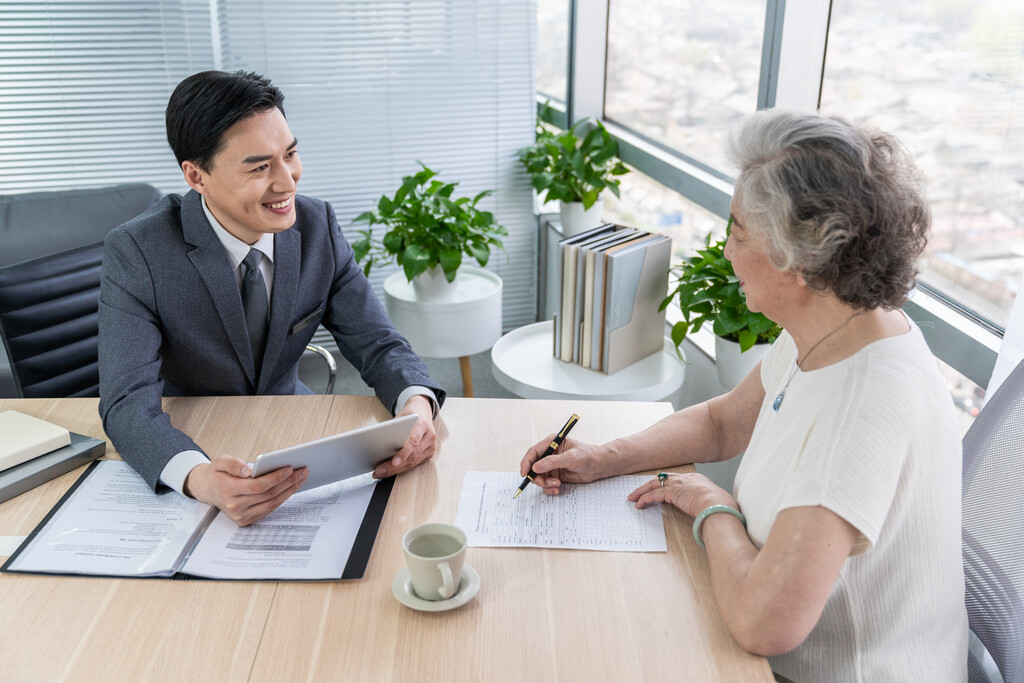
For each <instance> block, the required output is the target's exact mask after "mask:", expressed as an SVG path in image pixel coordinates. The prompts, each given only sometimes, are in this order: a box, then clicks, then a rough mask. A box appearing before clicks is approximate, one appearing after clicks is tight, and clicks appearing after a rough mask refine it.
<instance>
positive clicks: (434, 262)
mask: <svg viewBox="0 0 1024 683" xmlns="http://www.w3.org/2000/svg"><path fill="white" fill-rule="evenodd" d="M420 166H421V167H422V168H423V170H422V171H420V172H419V173H416V174H415V175H410V176H405V177H403V178H402V185H401V187H399V188H398V191H397V192H395V194H394V196H393V197H388V196H387V195H383V196H382V197H381V198H380V200H379V201H378V202H377V210H376V211H366V212H364V213H362V214H360V215H359V216H358V217H356V219H355V220H353V221H352V222H353V223H358V222H365V223H368V224H369V227H368V228H367V229H366V230H359V231H357V232H358V233H359V235H360V238H359V239H357V240H355V241H353V242H352V250H353V251H354V252H355V258H356V262H357V263H363V264H364V265H363V272H364V273H365V274H366V275H369V274H370V269H371V268H372V267H373V266H374V265H386V264H389V263H393V262H397V263H398V265H399V266H401V267H402V269H403V270H404V271H405V277H406V278H408V280H409V281H410V282H412V279H413V278H414V277H416V276H417V275H419V274H420V273H424V272H426V271H428V270H430V269H431V268H434V267H435V266H440V267H441V269H442V270H443V271H444V275H445V278H446V279H447V280H448V282H452V281H453V280H455V275H456V273H457V272H458V270H459V266H461V265H462V255H463V254H466V255H468V256H470V257H472V258H474V259H476V261H477V263H479V264H480V265H481V266H486V265H487V261H488V260H489V259H490V256H491V248H492V247H498V248H500V249H502V250H504V245H503V241H502V237H504V236H506V235H508V231H507V230H505V228H503V227H502V226H500V225H498V224H497V223H496V222H495V220H494V215H493V214H492V213H491V212H489V211H482V210H480V209H478V208H477V203H478V202H479V201H480V200H481V199H483V198H484V197H486V196H488V195H490V194H491V193H492V192H491V190H485V191H483V192H481V193H480V194H478V195H476V196H475V197H473V198H472V199H470V198H468V197H459V198H458V199H453V198H452V194H453V193H454V191H455V188H456V186H457V185H458V183H442V182H441V181H440V180H434V176H436V175H437V174H436V173H435V172H434V171H432V170H430V169H429V168H427V167H426V166H425V165H423V163H422V162H420ZM374 225H383V226H385V227H386V228H387V231H386V232H385V233H384V237H383V238H382V239H380V240H378V239H376V238H375V237H374V235H373V226H374Z"/></svg>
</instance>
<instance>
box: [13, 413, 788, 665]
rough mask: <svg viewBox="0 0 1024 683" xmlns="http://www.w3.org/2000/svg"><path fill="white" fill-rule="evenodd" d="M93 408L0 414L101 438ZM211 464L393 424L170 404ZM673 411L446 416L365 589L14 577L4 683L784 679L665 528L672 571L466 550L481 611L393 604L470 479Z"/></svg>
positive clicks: (43, 503) (649, 556)
mask: <svg viewBox="0 0 1024 683" xmlns="http://www.w3.org/2000/svg"><path fill="white" fill-rule="evenodd" d="M96 406H97V401H96V399H59V400H17V399H3V400H0V410H9V409H13V410H19V411H21V412H24V413H27V414H29V415H34V416H36V417H40V418H43V419H45V420H49V421H51V422H54V423H56V424H59V425H61V426H64V427H66V428H68V429H70V430H71V431H74V432H78V433H81V434H86V435H88V436H93V437H96V438H104V435H103V431H102V428H101V426H100V421H99V417H98V415H97V410H96ZM165 408H166V410H167V411H168V412H169V413H170V415H171V419H172V422H173V423H174V425H175V426H176V427H178V428H179V429H182V430H183V431H185V432H187V433H188V434H190V435H192V436H193V438H195V439H196V441H197V442H198V443H199V444H200V445H201V446H202V447H203V448H204V449H205V450H206V451H207V452H209V453H213V454H221V453H228V454H231V455H235V456H237V457H240V458H243V459H246V460H252V459H253V458H254V457H255V456H256V455H257V454H258V453H261V452H265V451H268V450H272V449H275V448H280V447H283V446H287V445H291V444H295V443H300V442H302V441H307V440H310V439H314V438H319V437H321V436H324V435H326V434H330V433H334V432H338V431H344V430H347V429H353V428H355V427H359V426H362V425H365V424H370V423H372V422H377V421H380V420H383V419H387V417H388V415H387V413H386V412H385V411H384V409H383V407H382V406H381V405H380V404H379V402H377V400H376V399H375V398H372V397H350V396H304V397H217V398H174V399H166V400H165ZM670 410H671V408H670V406H669V405H668V404H666V403H595V402H588V403H585V404H580V403H578V402H567V401H532V400H495V399H459V398H451V399H448V401H447V402H446V404H445V407H444V410H443V411H442V413H441V417H440V418H439V420H438V422H437V431H438V437H439V440H440V448H439V452H438V455H437V456H436V457H435V459H434V460H433V461H432V462H430V463H428V464H426V465H423V466H420V467H418V468H416V469H415V470H413V471H412V472H409V473H406V474H403V475H401V476H399V477H398V480H397V481H396V483H395V487H394V491H393V492H392V495H391V500H390V502H389V503H388V509H387V512H386V513H385V515H384V520H383V523H382V525H381V528H380V531H379V534H378V536H377V542H376V544H375V546H374V549H373V554H372V555H371V557H370V562H369V565H368V567H367V571H366V576H365V577H364V578H363V579H361V580H359V581H350V582H324V583H288V582H281V583H275V582H232V581H171V580H159V579H121V580H117V579H95V578H77V577H45V576H21V575H10V574H0V680H3V681H22V680H24V681H56V680H61V681H64V680H67V681H140V680H155V681H161V680H166V681H321V680H332V681H333V680H339V681H340V680H350V681H419V680H430V681H433V680H445V681H448V680H451V681H484V680H486V681H503V680H509V681H512V680H516V681H519V680H527V681H604V680H608V681H611V680H619V681H621V680H641V679H643V680H658V679H664V678H670V679H673V680H693V681H759V680H763V681H771V680H772V675H771V672H770V670H769V667H768V664H767V662H766V660H764V659H763V658H760V657H756V656H753V655H750V654H748V653H746V652H744V651H743V650H742V649H741V648H740V647H739V646H738V645H737V644H736V642H735V641H734V640H733V638H732V636H731V635H730V634H729V632H728V630H727V629H726V627H725V625H724V624H723V623H722V621H721V618H720V617H719V615H718V612H717V609H716V607H715V605H714V600H713V598H712V595H711V585H710V579H709V576H708V568H707V562H706V558H705V556H704V553H703V551H701V550H700V549H699V548H698V547H697V545H696V543H695V542H694V540H693V537H692V536H691V533H690V525H691V523H692V520H691V519H690V518H689V517H687V516H685V515H683V514H682V513H680V512H679V511H678V510H675V509H674V508H666V509H665V510H664V511H663V514H664V519H665V528H666V536H667V540H668V553H614V552H595V551H575V550H544V549H535V548H525V549H513V548H470V549H469V553H468V555H467V559H466V561H467V563H468V564H470V565H471V566H472V567H473V568H475V569H476V570H477V572H478V573H479V574H480V577H481V583H482V586H481V589H480V592H479V594H478V595H477V596H476V597H475V598H474V599H473V600H471V601H470V602H469V603H468V604H467V605H465V606H463V607H461V608H459V609H456V610H452V611H448V612H438V613H422V612H416V611H413V610H410V609H408V608H406V607H404V606H402V605H401V604H399V603H398V601H397V600H395V599H394V597H393V596H392V594H391V582H392V579H393V578H394V576H395V575H396V574H397V573H398V572H399V571H400V570H401V569H402V567H403V566H404V562H405V560H404V557H403V554H402V550H401V539H402V536H403V535H404V534H405V532H406V531H407V530H408V529H410V528H412V527H413V526H416V525H418V524H421V523H424V522H430V521H441V522H452V521H454V519H455V513H456V510H457V508H458V499H459V492H460V490H461V487H462V479H463V475H464V473H465V472H466V471H468V470H487V471H497V470H514V469H516V468H517V467H518V463H519V460H520V458H521V457H522V454H523V453H524V452H525V451H526V449H527V448H528V447H529V446H530V445H531V444H532V443H534V442H535V441H536V440H537V439H539V438H542V437H543V436H545V435H546V434H549V433H551V432H552V431H553V430H555V429H557V428H558V426H559V425H560V424H561V423H562V422H564V420H565V416H567V415H569V414H570V413H572V412H573V411H575V412H577V413H579V414H580V417H581V419H580V423H579V425H578V426H577V427H576V429H575V430H574V431H573V436H574V437H575V438H578V439H582V440H586V441H593V442H603V441H606V440H609V439H612V438H615V437H617V436H621V435H624V434H629V433H632V432H634V431H637V430H639V429H642V428H644V427H646V426H648V425H650V424H652V423H654V422H656V421H657V420H658V419H660V418H661V417H664V416H665V415H667V414H668V413H669V411H670ZM107 457H114V458H116V457H117V456H116V453H115V452H114V450H113V448H112V447H111V446H110V444H109V443H108V444H107ZM82 471H83V470H82V468H79V469H78V470H75V471H74V472H71V473H69V474H66V475H64V476H62V477H59V478H57V479H55V480H53V481H51V482H49V483H47V484H45V485H43V486H40V487H39V488H37V489H34V490H33V491H30V492H28V493H26V494H23V495H21V496H19V497H17V498H14V499H12V500H10V501H8V502H6V503H4V504H2V505H0V536H3V535H8V536H13V535H27V534H28V533H30V532H31V531H32V529H33V528H34V527H35V526H36V524H38V523H39V521H40V520H42V518H43V517H44V516H45V515H46V513H47V512H48V511H49V510H50V508H51V507H52V506H53V505H54V504H55V503H56V502H57V501H58V499H59V498H60V496H61V495H62V494H63V493H64V492H65V491H66V490H67V488H68V487H69V486H70V485H71V484H72V482H73V481H74V480H75V479H76V478H77V477H78V476H79V475H80V474H81V473H82Z"/></svg>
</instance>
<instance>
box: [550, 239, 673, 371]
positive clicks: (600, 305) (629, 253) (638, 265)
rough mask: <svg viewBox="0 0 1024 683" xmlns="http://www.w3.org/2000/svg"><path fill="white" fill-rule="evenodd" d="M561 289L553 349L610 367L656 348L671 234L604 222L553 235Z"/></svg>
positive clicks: (661, 330)
mask: <svg viewBox="0 0 1024 683" xmlns="http://www.w3.org/2000/svg"><path fill="white" fill-rule="evenodd" d="M558 250H559V253H558V257H559V263H560V264H561V297H560V299H559V301H558V307H557V313H556V314H555V324H554V354H555V357H556V358H559V359H561V360H563V361H565V362H567V363H576V364H577V365H581V366H583V367H585V368H590V369H591V370H597V371H600V372H604V373H607V374H612V373H615V372H618V371H619V370H622V369H623V368H625V367H628V366H630V365H632V364H633V363H636V362H637V361H639V360H642V359H644V358H646V357H647V356H649V355H651V354H652V353H658V352H659V351H661V349H662V346H663V339H664V336H665V312H664V311H659V310H658V305H659V304H661V301H662V300H663V299H664V298H665V294H666V292H667V290H668V271H669V259H670V258H671V255H672V240H671V239H669V238H668V237H666V236H665V235H659V234H657V233H650V232H645V231H643V230H637V229H636V228H627V227H623V226H621V225H614V224H611V223H609V224H606V225H602V226H600V227H597V228H594V229H593V230H588V231H587V232H583V233H580V234H578V235H573V236H572V237H566V238H565V239H563V240H561V241H560V242H559V243H558Z"/></svg>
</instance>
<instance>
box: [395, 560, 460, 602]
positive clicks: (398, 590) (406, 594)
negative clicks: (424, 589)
mask: <svg viewBox="0 0 1024 683" xmlns="http://www.w3.org/2000/svg"><path fill="white" fill-rule="evenodd" d="M479 590H480V575H479V574H477V573H476V570H475V569H473V568H472V567H470V566H469V565H468V564H463V565H462V580H461V581H459V588H458V590H456V591H455V595H453V596H452V597H450V598H448V599H447V600H424V599H423V598H421V597H419V596H418V595H416V593H414V592H413V590H412V577H410V576H409V568H408V567H403V568H402V571H400V572H398V574H397V575H396V576H395V579H394V581H392V582H391V592H392V593H394V594H395V597H396V598H398V601H399V602H400V603H402V604H403V605H405V606H406V607H409V608H410V609H415V610H419V611H421V612H443V611H445V610H449V609H455V608H456V607H462V606H463V605H465V604H466V603H467V602H469V601H470V600H472V599H473V597H474V596H475V595H476V594H477V591H479Z"/></svg>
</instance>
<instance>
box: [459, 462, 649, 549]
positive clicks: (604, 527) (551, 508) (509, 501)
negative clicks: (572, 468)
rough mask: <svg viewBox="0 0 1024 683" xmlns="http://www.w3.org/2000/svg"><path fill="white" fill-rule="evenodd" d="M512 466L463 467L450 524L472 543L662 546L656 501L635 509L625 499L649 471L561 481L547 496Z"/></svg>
mask: <svg viewBox="0 0 1024 683" xmlns="http://www.w3.org/2000/svg"><path fill="white" fill-rule="evenodd" d="M522 479H523V478H522V477H521V476H519V475H518V474H517V473H514V472H466V478H465V479H464V480H463V482H462V495H461V497H460V499H459V511H458V514H457V515H456V518H455V524H456V526H458V527H459V528H461V529H462V530H463V531H465V532H466V536H467V537H468V538H469V545H471V546H476V547H529V548H576V549H580V550H618V551H633V552H665V551H667V550H668V547H667V545H666V543H665V523H664V520H662V517H661V506H660V505H652V506H650V507H647V508H644V509H643V510H638V509H637V508H636V507H635V506H634V505H633V503H631V502H629V501H628V500H626V496H628V495H629V494H630V493H631V492H632V491H633V490H634V489H636V488H637V487H638V486H640V485H641V484H642V483H644V482H645V481H648V480H649V479H650V477H642V476H623V477H613V478H611V479H601V480H599V481H595V482H591V483H589V484H562V486H561V489H562V491H561V493H560V494H559V495H557V496H548V495H546V494H545V493H544V492H543V491H541V490H540V487H537V486H532V485H531V486H528V487H527V488H526V490H525V491H523V493H522V495H520V496H519V497H518V498H516V499H514V500H513V498H512V496H513V494H514V493H515V492H516V489H517V488H518V486H519V482H521V481H522Z"/></svg>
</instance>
